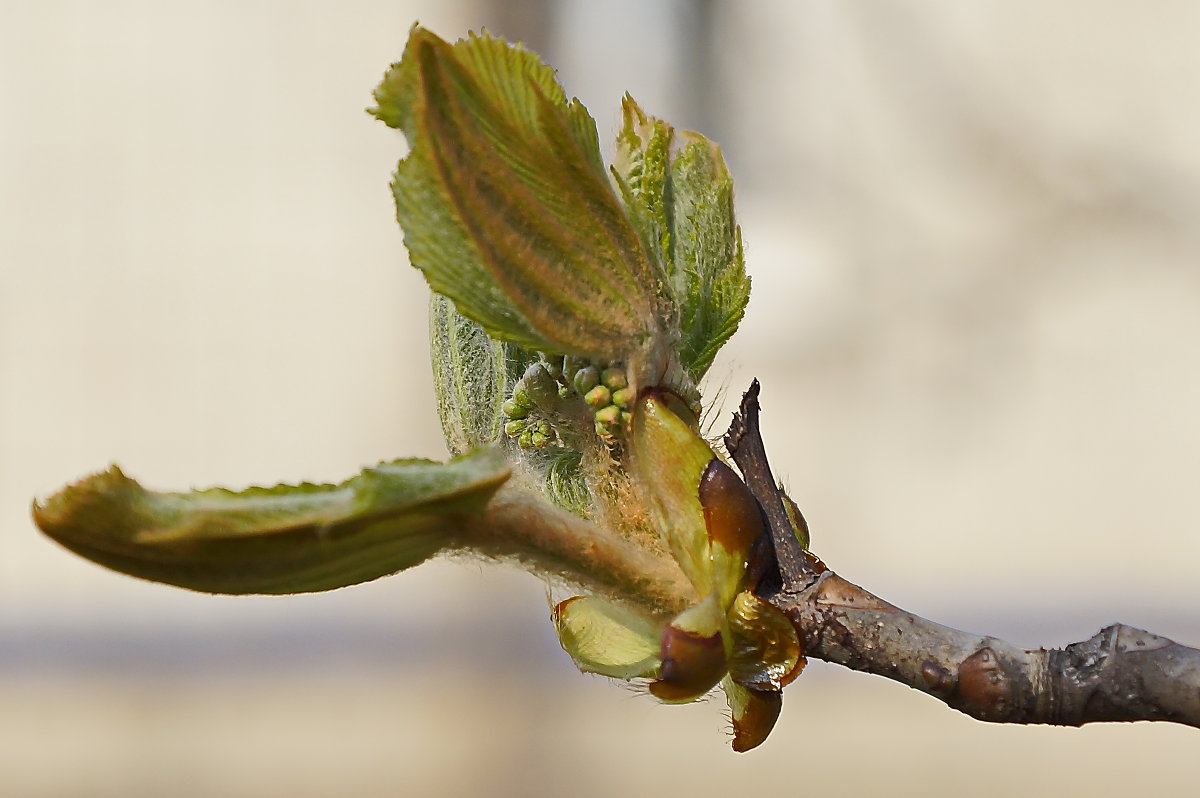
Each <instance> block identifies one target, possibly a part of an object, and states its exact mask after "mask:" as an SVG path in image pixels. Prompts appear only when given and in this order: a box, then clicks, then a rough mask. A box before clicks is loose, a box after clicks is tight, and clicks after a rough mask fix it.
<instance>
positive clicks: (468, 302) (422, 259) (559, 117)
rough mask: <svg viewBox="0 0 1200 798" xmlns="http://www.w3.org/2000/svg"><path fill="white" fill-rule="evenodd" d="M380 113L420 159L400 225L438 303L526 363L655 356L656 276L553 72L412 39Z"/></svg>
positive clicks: (406, 170) (480, 47)
mask: <svg viewBox="0 0 1200 798" xmlns="http://www.w3.org/2000/svg"><path fill="white" fill-rule="evenodd" d="M375 99H376V101H377V103H378V107H376V108H375V109H373V110H372V113H374V114H375V115H376V116H377V117H378V118H380V119H381V120H383V121H384V122H386V123H387V124H389V125H391V126H393V127H398V128H400V129H402V130H403V131H404V134H405V136H406V137H407V138H408V140H409V144H410V146H411V151H410V153H409V155H408V157H406V158H405V159H404V160H403V161H401V162H400V165H399V167H398V169H397V171H396V175H395V179H394V181H393V185H392V188H393V193H394V194H395V199H396V214H397V218H398V219H399V221H400V225H401V227H402V228H403V229H404V241H405V244H406V246H407V247H408V250H409V254H410V256H411V258H412V261H413V264H414V265H415V266H417V268H419V269H421V270H422V271H423V272H424V273H425V277H426V279H427V280H428V281H429V284H430V286H431V287H432V288H433V290H434V291H436V292H437V293H440V294H444V295H446V296H447V297H450V298H451V299H453V300H454V302H455V304H456V305H457V307H458V310H459V311H460V312H461V313H462V314H463V315H464V316H467V317H468V318H471V319H474V320H475V321H477V322H479V323H480V324H481V325H483V327H484V328H485V329H486V330H487V331H488V333H489V334H490V335H492V336H493V337H494V338H497V339H500V340H507V341H511V342H513V343H516V344H519V345H521V346H523V347H525V348H527V349H540V350H545V351H553V352H563V353H570V354H579V355H585V356H587V357H592V358H598V359H602V360H620V359H624V358H626V357H627V356H628V355H629V354H630V353H631V352H634V351H637V350H640V349H642V348H644V347H645V346H647V345H648V343H649V340H650V338H651V336H653V335H654V334H655V331H656V329H657V327H658V325H657V316H656V314H655V312H654V306H653V296H652V293H651V292H652V291H653V286H654V285H655V279H654V277H655V274H656V270H655V269H654V267H653V266H652V264H651V263H650V261H649V259H648V257H647V255H646V252H645V249H644V248H643V246H642V242H641V240H640V238H639V237H638V235H637V232H636V231H635V230H634V228H633V226H632V225H631V224H630V222H629V219H628V217H627V216H626V214H625V210H624V209H623V208H622V206H621V203H620V202H619V201H618V200H617V197H616V195H615V194H614V193H613V191H612V188H611V186H610V185H609V182H608V177H607V174H606V173H605V171H604V166H603V163H602V162H601V158H600V150H599V146H598V144H597V140H596V128H595V122H594V121H593V120H592V118H591V117H590V116H589V115H588V113H587V110H586V109H585V108H584V107H583V106H582V105H580V104H579V102H578V101H577V100H572V101H571V102H569V103H568V102H567V100H566V97H565V96H564V94H563V91H562V89H561V87H559V85H558V84H557V82H556V81H555V78H554V72H553V70H551V69H550V68H549V67H547V66H545V65H544V64H542V63H541V62H540V61H539V60H538V58H537V56H536V55H535V54H533V53H530V52H528V51H526V50H523V49H519V48H516V47H512V46H510V45H509V44H507V43H505V42H503V41H501V40H498V39H493V38H491V37H490V36H488V35H486V34H484V35H481V36H475V35H472V36H471V37H470V38H468V39H466V40H462V41H459V42H457V43H456V44H454V45H450V44H448V43H446V42H444V41H442V40H441V39H439V38H438V37H437V36H435V35H433V34H432V33H430V32H429V31H427V30H424V29H423V28H420V27H414V28H413V29H412V31H411V33H410V36H409V41H408V45H407V47H406V48H405V52H404V57H403V58H402V59H401V61H400V62H399V63H398V64H395V65H393V66H392V68H391V69H390V70H389V71H388V73H387V75H386V76H385V77H384V80H383V82H382V83H381V84H380V86H379V88H378V89H376V91H375Z"/></svg>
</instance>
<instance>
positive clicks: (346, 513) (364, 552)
mask: <svg viewBox="0 0 1200 798" xmlns="http://www.w3.org/2000/svg"><path fill="white" fill-rule="evenodd" d="M509 473H510V470H509V466H508V465H507V463H506V462H505V460H504V457H503V456H502V454H501V453H500V452H499V451H498V450H494V449H482V450H478V451H475V452H472V453H471V454H469V455H466V456H463V457H460V458H457V459H455V460H452V461H450V462H448V463H435V462H432V461H429V460H397V461H395V462H391V463H384V464H380V465H378V466H376V467H373V468H367V469H364V470H363V471H362V472H361V473H360V474H358V475H357V476H354V477H352V478H350V479H348V480H346V481H345V482H342V483H340V484H337V485H314V484H308V483H306V484H302V485H277V486H275V487H271V488H258V487H255V488H249V489H246V490H243V491H238V492H234V491H229V490H225V489H222V488H212V489H209V490H202V491H192V492H190V493H159V492H153V491H148V490H146V489H145V488H143V487H142V486H141V485H139V484H138V483H137V482H136V481H134V480H133V479H130V478H129V477H127V476H125V475H124V474H123V473H122V472H121V470H120V469H118V468H117V467H116V466H113V467H112V468H110V469H109V470H108V471H105V472H101V473H99V474H94V475H92V476H90V477H87V478H85V479H83V480H82V481H80V482H78V483H76V484H74V485H71V486H69V487H67V488H64V489H63V490H61V491H59V492H58V493H57V494H55V495H54V496H52V497H50V498H49V499H47V500H46V501H45V502H44V503H41V504H35V505H34V507H33V516H34V520H35V521H36V522H37V524H38V526H39V527H40V528H41V529H42V531H43V532H45V533H46V534H47V535H48V536H50V537H51V538H53V539H54V540H56V541H58V542H59V543H61V544H62V545H63V546H66V547H67V548H68V549H71V550H72V551H74V552H76V553H77V554H80V555H82V556H84V557H87V558H88V559H91V560H94V561H95V562H97V563H100V564H101V565H104V566H107V567H109V568H112V569H114V570H117V571H122V572H124V573H127V574H131V575H133V576H137V577H141V578H143V579H150V580H153V581H157V582H165V583H167V584H172V585H178V586H179V587H186V588H190V589H192V590H200V591H204V592H209V593H306V592H314V591H321V590H331V589H333V588H337V587H344V586H346V585H352V584H356V583H359V582H366V581H369V580H371V579H377V578H379V577H381V576H386V575H388V574H392V573H395V572H397V571H400V570H403V569H405V568H409V567H411V566H414V565H417V564H419V563H421V562H423V561H424V560H426V559H428V558H429V557H431V556H433V555H434V554H436V553H437V552H438V551H439V550H441V549H443V548H445V547H447V546H453V545H454V543H455V536H456V534H457V531H458V529H459V527H460V525H461V523H462V521H463V519H464V518H466V517H468V516H471V515H473V514H475V513H478V512H479V511H480V510H481V509H482V508H483V507H484V506H485V505H486V504H487V502H488V500H489V499H490V498H491V497H492V494H493V493H495V491H496V490H497V489H498V488H499V487H500V486H501V485H502V484H503V483H504V481H505V480H507V479H508V476H509Z"/></svg>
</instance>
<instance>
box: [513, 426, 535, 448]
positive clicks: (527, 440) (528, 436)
mask: <svg viewBox="0 0 1200 798" xmlns="http://www.w3.org/2000/svg"><path fill="white" fill-rule="evenodd" d="M517 446H520V447H521V448H522V449H532V448H533V432H532V430H528V429H527V430H525V431H524V432H522V433H521V435H520V436H519V437H518V438H517Z"/></svg>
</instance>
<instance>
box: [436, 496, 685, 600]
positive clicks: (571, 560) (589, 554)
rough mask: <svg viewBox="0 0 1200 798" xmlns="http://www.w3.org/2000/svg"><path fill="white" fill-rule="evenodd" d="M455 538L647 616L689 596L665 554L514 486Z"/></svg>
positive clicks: (488, 554)
mask: <svg viewBox="0 0 1200 798" xmlns="http://www.w3.org/2000/svg"><path fill="white" fill-rule="evenodd" d="M459 539H460V541H461V545H463V546H464V547H465V548H468V549H470V550H471V551H476V552H479V553H482V554H484V555H486V556H490V557H495V558H497V559H501V560H516V561H518V562H519V563H520V564H521V565H523V566H525V567H526V568H528V569H529V570H531V571H533V572H534V573H538V574H554V575H557V576H559V577H562V578H563V579H565V580H566V581H568V582H571V583H573V584H576V585H579V586H582V587H586V588H588V589H589V590H591V591H594V592H598V593H602V594H604V595H608V596H610V597H612V598H615V599H619V600H622V601H626V602H632V603H635V604H638V605H640V606H642V607H643V608H644V609H646V610H649V611H651V612H652V613H654V614H674V613H676V612H679V611H680V610H682V609H683V608H684V607H686V606H687V605H688V604H690V603H691V602H692V601H694V600H695V598H696V596H695V590H694V589H693V588H692V586H691V583H689V582H688V580H687V578H686V577H685V576H684V574H683V571H681V570H680V569H679V566H678V565H677V564H676V563H675V561H674V560H673V559H671V557H670V556H669V555H667V554H665V553H660V552H658V550H657V549H651V548H649V547H646V546H645V545H643V544H642V543H641V542H639V541H636V540H632V539H630V538H627V537H624V536H623V535H621V534H620V533H618V532H613V531H608V530H606V529H604V528H602V527H601V526H600V525H598V524H595V523H592V522H590V521H586V520H584V519H582V518H579V517H577V516H574V515H572V514H570V513H568V512H566V511H564V510H560V509H558V508H557V507H553V506H552V505H550V504H549V503H547V502H545V501H543V500H541V499H540V498H537V497H536V496H534V495H532V494H531V492H530V491H528V490H524V489H522V488H521V487H519V486H515V485H506V486H505V487H503V488H502V489H501V490H500V491H499V492H497V494H496V496H495V497H494V498H493V499H492V501H491V502H490V503H489V504H488V506H487V509H486V510H485V512H483V513H481V514H480V515H479V516H478V517H477V518H474V519H471V520H469V521H468V523H467V525H466V526H465V527H464V529H463V530H462V532H461V536H460V538H459Z"/></svg>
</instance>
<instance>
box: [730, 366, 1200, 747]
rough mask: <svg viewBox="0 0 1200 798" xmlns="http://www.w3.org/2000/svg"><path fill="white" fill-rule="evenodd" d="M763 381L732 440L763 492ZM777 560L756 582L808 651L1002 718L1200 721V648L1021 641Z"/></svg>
mask: <svg viewBox="0 0 1200 798" xmlns="http://www.w3.org/2000/svg"><path fill="white" fill-rule="evenodd" d="M757 388H758V384H757V381H756V382H755V383H754V384H753V385H752V386H751V389H750V390H749V391H747V392H746V394H745V396H743V398H742V407H741V410H740V412H739V413H738V414H737V415H735V417H734V422H733V425H732V426H731V427H730V433H729V435H727V436H726V445H727V446H728V447H729V448H730V452H731V454H732V456H733V457H734V461H735V462H736V463H737V464H738V466H739V467H740V468H741V469H742V472H743V475H744V476H745V477H746V480H747V484H748V485H749V486H750V488H751V491H752V492H754V493H755V497H756V498H759V497H760V493H761V492H762V490H763V484H764V483H763V481H762V477H761V475H762V474H764V473H765V474H766V475H768V476H767V478H768V479H769V475H770V467H769V466H768V465H767V463H766V454H765V450H764V448H763V446H762V442H761V439H760V438H759V434H758V410H759V408H758V390H757ZM751 474H754V475H756V476H754V477H752V476H751ZM752 479H753V480H754V482H751V480H752ZM770 484H771V488H772V490H775V489H774V485H773V483H770ZM759 501H760V503H763V499H762V498H759ZM775 501H776V502H777V501H778V497H775ZM764 516H765V517H766V518H767V519H768V523H769V526H771V528H772V533H773V534H772V538H773V541H774V542H775V548H776V549H777V550H781V549H784V546H785V545H787V544H785V543H784V542H783V541H784V538H783V536H782V535H781V534H776V533H775V526H774V525H773V524H771V523H770V521H771V516H772V513H771V512H770V511H769V510H767V509H766V507H764ZM791 539H792V540H793V541H794V540H795V538H794V537H792V538H791ZM772 565H773V566H774V567H775V568H776V569H777V573H771V574H768V575H767V578H765V579H763V580H762V581H761V582H760V584H761V585H766V586H767V589H766V590H765V591H760V592H761V593H762V595H763V597H764V598H765V599H766V600H768V601H770V602H771V603H772V604H774V605H775V606H776V607H777V608H778V609H780V610H781V611H782V612H783V613H784V614H785V615H787V616H788V617H789V618H790V619H791V621H792V623H793V624H795V626H796V629H797V631H798V633H799V635H800V638H801V640H802V641H803V643H804V649H805V651H804V653H805V655H806V656H809V657H814V658H816V659H822V660H825V661H826V662H833V663H837V664H838V665H844V666H846V667H847V668H851V669H853V670H858V671H863V672H866V673H873V674H876V675H879V676H885V677H887V678H889V679H894V680H896V681H898V682H901V683H903V684H907V685H908V686H909V687H912V688H914V689H917V690H920V691H922V692H924V693H928V694H929V695H931V696H933V697H935V698H937V699H939V700H941V701H943V702H944V703H946V704H947V705H949V706H951V707H953V708H955V709H957V710H959V711H961V712H964V713H966V714H967V715H970V716H971V717H973V718H977V719H979V720H984V721H990V722H994V723H1044V724H1052V725H1057V726H1082V725H1083V724H1085V723H1093V722H1097V721H1132V720H1165V721H1173V722H1176V723H1182V724H1186V725H1189V726H1194V727H1197V728H1200V650H1198V649H1195V648H1190V647H1188V646H1184V645H1181V644H1179V643H1176V642H1175V641H1173V640H1169V639H1167V638H1165V637H1161V636H1159V635H1155V634H1152V633H1150V632H1147V631H1144V630H1142V629H1137V628H1134V627H1132V626H1126V625H1124V624H1114V625H1112V626H1108V627H1105V628H1104V629H1101V630H1100V631H1099V632H1097V633H1096V634H1095V635H1093V636H1092V637H1091V638H1089V639H1087V640H1084V641H1082V642H1079V643H1072V644H1071V645H1068V646H1066V647H1064V648H1062V649H1042V648H1039V649H1023V648H1020V647H1018V646H1016V645H1013V644H1012V643H1009V642H1007V641H1005V640H1000V639H999V638H995V637H991V636H988V635H979V634H972V633H969V632H962V631H959V630H957V629H951V628H950V627H948V626H942V625H941V624H938V623H934V622H933V621H929V620H926V619H925V618H922V617H920V616H919V615H914V614H912V613H910V612H906V611H904V610H902V609H900V608H899V607H896V606H893V605H892V604H889V603H888V602H886V601H884V600H883V599H881V598H879V597H877V596H875V595H873V594H872V593H870V592H869V591H867V590H864V589H863V588H861V587H859V586H858V585H855V584H853V583H851V582H848V581H846V580H845V579H843V578H842V577H841V576H838V575H837V574H836V573H834V572H833V571H828V570H826V571H823V572H822V571H820V570H819V569H814V568H813V567H812V562H811V561H810V560H809V559H808V558H803V557H801V558H796V557H795V556H788V555H786V554H784V555H783V556H779V557H777V558H774V562H773V563H772Z"/></svg>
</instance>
